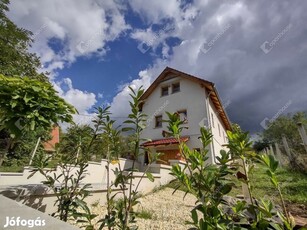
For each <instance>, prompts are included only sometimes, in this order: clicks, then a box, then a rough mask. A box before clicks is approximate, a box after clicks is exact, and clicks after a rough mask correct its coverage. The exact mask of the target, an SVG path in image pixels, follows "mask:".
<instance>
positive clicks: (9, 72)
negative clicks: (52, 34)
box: [0, 0, 47, 81]
mask: <svg viewBox="0 0 307 230" xmlns="http://www.w3.org/2000/svg"><path fill="white" fill-rule="evenodd" d="M9 2H10V1H9V0H2V1H0V50H1V55H0V74H3V75H5V76H29V77H34V78H36V79H39V80H42V81H46V79H47V78H46V76H45V75H44V74H38V73H37V69H38V68H40V67H41V64H40V61H39V58H38V57H37V56H36V54H34V53H29V51H28V50H29V48H30V46H31V44H32V42H33V40H32V38H31V36H32V35H33V34H32V32H30V31H28V30H25V29H23V28H18V27H17V26H16V25H15V23H13V22H12V21H11V20H10V19H9V18H8V17H7V16H6V13H7V11H8V10H9V8H8V5H9Z"/></svg>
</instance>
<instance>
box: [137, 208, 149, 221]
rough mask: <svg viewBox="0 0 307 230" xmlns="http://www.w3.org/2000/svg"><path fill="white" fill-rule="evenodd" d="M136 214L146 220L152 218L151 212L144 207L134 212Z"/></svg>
mask: <svg viewBox="0 0 307 230" xmlns="http://www.w3.org/2000/svg"><path fill="white" fill-rule="evenodd" d="M136 216H137V217H138V218H141V219H146V220H148V219H152V218H153V213H152V212H150V211H148V210H146V209H142V210H141V211H139V212H137V213H136Z"/></svg>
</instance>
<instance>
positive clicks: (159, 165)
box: [148, 163, 172, 170]
mask: <svg viewBox="0 0 307 230" xmlns="http://www.w3.org/2000/svg"><path fill="white" fill-rule="evenodd" d="M148 167H149V168H161V169H169V170H170V169H171V168H172V166H170V165H165V164H155V163H154V164H149V165H148Z"/></svg>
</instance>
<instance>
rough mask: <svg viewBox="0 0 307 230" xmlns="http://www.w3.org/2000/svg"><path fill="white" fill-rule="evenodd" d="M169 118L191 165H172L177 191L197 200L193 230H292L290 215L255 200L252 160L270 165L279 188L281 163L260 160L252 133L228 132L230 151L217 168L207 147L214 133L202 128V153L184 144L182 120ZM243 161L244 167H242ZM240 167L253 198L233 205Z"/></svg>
mask: <svg viewBox="0 0 307 230" xmlns="http://www.w3.org/2000/svg"><path fill="white" fill-rule="evenodd" d="M167 115H168V117H169V121H168V122H169V123H168V124H169V126H168V130H169V131H170V132H171V135H173V136H175V137H177V138H178V141H179V150H180V153H181V155H182V156H183V157H184V159H185V160H186V162H187V164H186V165H185V166H184V167H183V168H181V167H180V166H179V165H174V166H172V170H171V174H172V175H173V176H174V177H175V178H176V180H177V182H178V183H179V185H178V187H176V188H175V191H176V190H177V189H178V188H180V189H182V190H184V191H186V193H191V194H192V195H194V196H195V197H196V198H197V202H196V204H195V207H194V208H193V209H192V210H191V219H190V220H189V221H187V222H186V223H187V224H190V225H192V226H193V228H191V229H291V223H290V222H289V220H288V218H287V212H285V213H286V217H284V216H283V214H282V213H280V212H278V211H276V209H275V208H274V204H273V203H272V202H271V201H266V200H263V199H261V200H260V202H255V201H254V199H253V197H252V192H251V181H250V178H249V174H248V173H250V172H251V170H252V169H253V167H252V166H249V164H248V161H249V160H256V159H258V160H261V161H262V162H263V163H264V164H265V165H267V167H269V170H268V175H269V176H270V179H271V182H272V183H273V184H274V185H275V186H276V188H277V189H278V181H277V179H276V177H275V172H276V170H277V167H278V162H277V161H276V160H275V159H274V158H272V157H270V156H267V157H266V156H262V157H260V158H259V156H258V158H256V155H255V154H252V153H251V152H250V147H251V144H252V143H251V141H250V140H249V136H248V133H245V132H243V131H242V130H241V129H239V128H237V129H234V131H233V132H228V139H229V143H228V148H229V151H228V152H226V151H224V150H222V151H221V152H220V156H219V157H217V161H218V163H217V165H208V164H207V163H206V160H207V159H208V157H207V154H208V150H207V148H208V145H209V144H210V142H211V141H212V134H211V133H210V131H209V130H206V129H204V128H201V130H200V133H201V136H200V140H201V142H202V144H203V148H202V150H201V151H193V150H190V149H189V148H188V147H187V145H186V144H185V143H184V142H180V132H178V131H179V130H182V129H181V127H180V125H183V124H180V122H179V120H176V119H179V118H176V116H175V115H174V114H170V113H167ZM176 126H177V127H176ZM178 126H179V127H178ZM230 156H232V158H231V157H230ZM240 161H241V162H242V163H241V166H240V164H238V163H239V162H240ZM233 162H238V163H235V164H234V163H233ZM240 167H242V168H243V170H244V173H242V172H241V174H242V175H241V181H242V182H243V183H245V184H246V185H247V187H248V190H249V195H250V199H249V202H248V201H245V200H243V201H239V200H237V201H236V202H235V203H231V202H228V201H227V200H225V199H226V197H225V195H226V194H229V193H230V192H231V190H232V189H233V187H234V186H235V182H236V181H235V180H231V178H232V175H233V174H237V175H238V170H239V168H240ZM236 172H237V173H236ZM175 191H174V192H175ZM279 192H280V190H279ZM227 210H231V212H229V211H227ZM276 214H278V215H279V216H280V220H281V222H277V221H276V220H275V219H274V218H273V217H274V216H276Z"/></svg>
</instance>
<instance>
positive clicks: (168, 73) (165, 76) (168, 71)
mask: <svg viewBox="0 0 307 230" xmlns="http://www.w3.org/2000/svg"><path fill="white" fill-rule="evenodd" d="M173 75H175V76H178V77H182V78H184V79H187V80H190V81H193V82H196V83H198V84H200V85H201V87H203V88H205V89H206V90H207V92H209V93H208V95H209V96H210V99H211V101H212V103H213V105H214V107H215V108H216V110H217V111H218V113H219V115H220V116H221V118H222V121H223V123H224V125H225V127H226V129H228V130H231V123H230V121H229V118H228V116H227V114H226V112H225V110H224V108H223V105H222V103H221V100H220V97H219V95H218V92H217V90H216V89H215V86H214V83H213V82H210V81H207V80H204V79H201V78H198V77H195V76H192V75H190V74H187V73H184V72H181V71H179V70H176V69H172V68H170V67H166V68H165V69H164V70H163V71H162V73H161V74H160V75H159V76H158V77H157V78H156V80H155V81H154V82H153V83H152V84H151V85H150V86H149V88H148V89H147V90H146V91H145V92H144V94H143V95H142V97H141V100H144V101H145V100H146V99H147V98H148V97H149V95H151V94H152V92H153V91H154V90H155V89H156V88H157V87H158V86H159V84H160V83H161V82H163V81H166V80H169V79H171V78H172V77H173Z"/></svg>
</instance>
